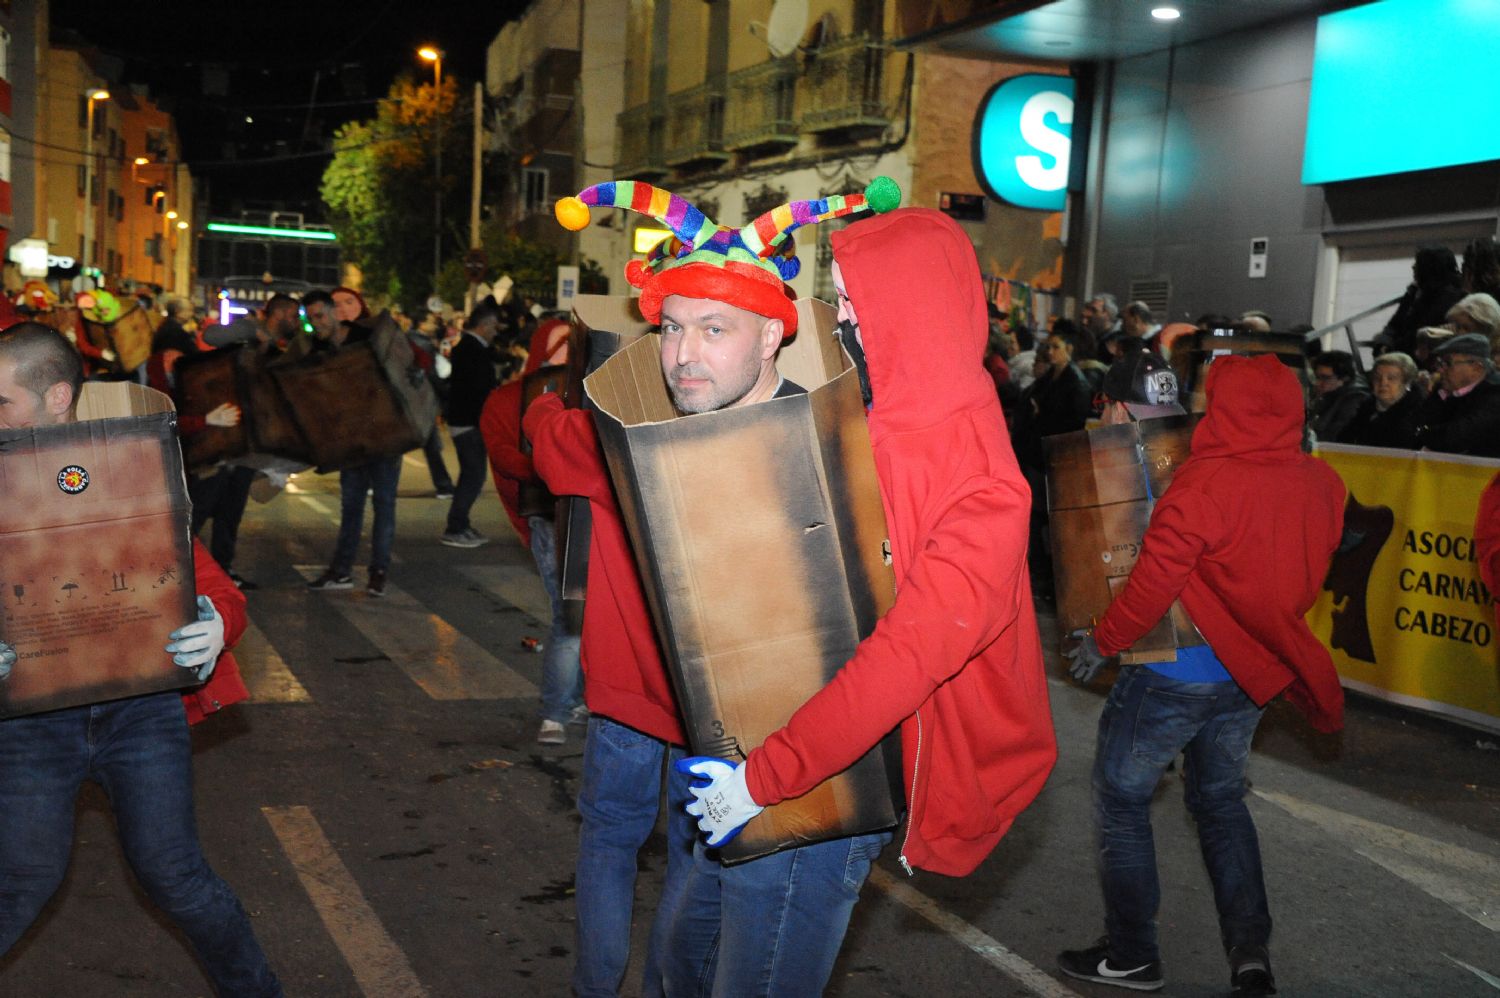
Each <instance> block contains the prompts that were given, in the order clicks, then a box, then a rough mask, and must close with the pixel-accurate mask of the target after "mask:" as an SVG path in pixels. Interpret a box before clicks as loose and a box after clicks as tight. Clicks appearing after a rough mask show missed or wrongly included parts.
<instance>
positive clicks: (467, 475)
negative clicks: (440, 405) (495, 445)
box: [446, 426, 490, 534]
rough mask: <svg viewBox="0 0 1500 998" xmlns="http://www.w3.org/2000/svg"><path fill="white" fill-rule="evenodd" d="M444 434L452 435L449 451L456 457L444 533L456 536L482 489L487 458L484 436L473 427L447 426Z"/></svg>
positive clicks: (461, 529) (466, 528) (464, 526)
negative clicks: (456, 480) (451, 498)
mask: <svg viewBox="0 0 1500 998" xmlns="http://www.w3.org/2000/svg"><path fill="white" fill-rule="evenodd" d="M448 432H449V433H451V434H452V435H453V450H454V452H455V453H456V454H457V455H458V484H457V485H456V486H454V489H453V505H452V506H449V507H448V526H447V529H446V532H447V533H450V534H457V533H461V532H462V531H465V530H468V529H469V510H471V509H473V508H474V500H476V499H478V498H479V493H480V492H482V491H483V490H484V477H485V475H487V474H489V467H490V464H489V460H490V459H489V453H488V452H487V451H486V450H485V449H484V436H483V434H481V433H480V432H479V430H478V429H477V428H475V427H472V426H471V427H469V428H468V429H464V428H463V427H461V426H460V427H452V426H450V427H448Z"/></svg>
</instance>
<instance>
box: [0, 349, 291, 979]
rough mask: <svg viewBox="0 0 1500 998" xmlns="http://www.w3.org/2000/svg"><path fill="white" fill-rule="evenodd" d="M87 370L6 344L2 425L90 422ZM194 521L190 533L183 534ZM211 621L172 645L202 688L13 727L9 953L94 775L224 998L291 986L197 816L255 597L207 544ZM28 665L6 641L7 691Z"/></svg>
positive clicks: (4, 765)
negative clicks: (213, 854) (194, 728)
mask: <svg viewBox="0 0 1500 998" xmlns="http://www.w3.org/2000/svg"><path fill="white" fill-rule="evenodd" d="M82 380H83V368H82V364H81V361H80V358H79V356H78V353H77V352H76V351H75V350H74V349H73V347H72V346H71V345H70V344H69V343H68V341H67V340H65V339H63V337H62V335H61V334H59V333H57V332H56V331H54V330H52V329H48V328H46V327H45V326H41V325H38V324H36V323H22V324H21V325H19V326H13V327H12V328H10V329H8V330H6V331H5V332H4V333H3V334H0V429H20V428H24V427H30V426H53V425H59V424H62V423H71V422H73V421H74V420H75V419H76V418H77V413H76V405H77V398H78V392H79V388H80V384H81V382H82ZM185 526H186V524H184V527H185ZM193 574H194V581H195V584H196V588H197V591H198V594H199V595H198V619H197V620H195V621H192V622H190V623H188V624H185V625H184V626H182V627H180V628H178V629H177V630H175V631H173V632H172V633H171V634H170V635H169V636H167V640H166V645H165V649H166V652H167V653H169V654H171V655H172V661H173V662H174V663H175V664H176V665H178V666H180V667H182V668H185V669H191V670H193V671H194V673H195V675H196V678H197V679H198V680H199V681H200V682H202V683H203V685H201V686H198V687H195V688H194V689H192V690H190V691H189V692H187V693H185V694H182V695H179V694H177V693H173V692H171V691H167V692H163V693H148V694H145V695H142V696H135V697H128V698H126V699H123V700H112V701H109V702H107V703H97V704H89V705H85V706H81V707H65V708H63V709H61V710H52V711H47V712H45V713H41V714H30V715H27V716H23V717H13V718H9V719H7V720H3V721H0V956H3V955H4V954H5V953H6V952H8V951H9V950H10V948H11V947H12V946H13V945H15V942H16V940H17V939H19V938H20V937H21V935H22V934H23V933H24V932H25V931H26V929H27V928H28V927H29V926H30V925H31V923H32V922H33V921H34V920H35V919H36V917H37V915H38V914H39V913H40V912H41V910H42V908H43V906H45V905H46V903H47V900H48V898H50V897H51V896H52V894H53V893H54V892H55V891H56V890H57V888H58V885H60V884H61V883H62V880H63V875H64V874H65V873H66V872H67V869H68V858H69V856H70V855H71V853H72V850H73V809H74V807H75V805H76V802H77V797H78V788H79V785H80V784H81V783H82V782H83V781H84V780H86V779H88V780H93V781H94V782H96V783H98V784H100V785H101V786H102V787H103V788H104V790H105V793H106V794H108V795H109V801H110V807H111V809H112V810H113V811H114V815H115V824H116V827H117V830H118V832H119V835H120V844H121V846H122V847H123V849H124V851H125V858H126V859H127V860H128V861H129V863H130V868H131V870H133V871H134V873H135V875H136V879H137V880H139V881H140V883H141V886H142V887H143V888H145V891H146V894H147V895H148V896H149V897H150V898H151V900H152V901H153V902H155V903H156V904H157V906H159V907H160V908H161V909H162V910H163V911H164V912H165V913H166V914H167V915H168V916H169V917H170V918H171V919H172V921H173V923H175V924H176V925H177V927H178V928H179V929H181V930H182V933H183V935H185V936H186V937H187V939H188V942H189V943H190V944H191V945H192V947H193V951H194V952H195V953H196V954H197V956H198V959H199V960H200V962H201V963H202V965H203V968H204V970H205V971H207V973H208V976H209V977H210V978H211V979H212V980H213V983H214V988H215V989H216V990H217V991H218V993H219V994H222V995H237V996H241V995H242V996H245V998H262V996H263V998H275V996H279V995H281V993H282V992H281V985H280V984H279V983H278V982H277V980H276V975H275V974H274V973H272V971H271V968H270V966H269V964H268V963H267V962H266V957H265V954H264V953H263V952H262V951H261V948H260V944H259V943H258V942H256V939H255V933H254V931H253V930H252V929H251V928H250V919H249V916H248V915H246V913H245V909H244V907H243V906H241V904H240V902H239V899H238V898H237V897H235V894H234V891H233V890H232V889H231V888H230V887H229V885H228V884H226V883H225V882H224V881H223V880H221V879H220V878H219V876H218V875H217V874H215V873H214V871H213V870H212V869H210V868H209V865H208V861H207V860H206V859H204V856H203V850H202V847H201V846H200V845H199V842H198V830H197V825H196V822H195V820H194V815H193V773H192V761H193V753H192V744H191V741H190V739H189V736H188V725H189V724H194V723H197V722H198V721H201V720H202V719H203V718H204V717H206V716H207V715H208V714H211V713H213V712H215V711H217V710H219V709H221V708H223V707H227V706H229V705H230V704H232V703H235V702H237V701H240V700H243V699H245V698H246V697H248V696H249V693H248V691H247V690H246V689H245V684H244V683H243V682H242V681H241V679H240V675H239V669H238V667H237V666H236V664H235V661H234V656H232V655H230V654H229V653H228V652H227V651H226V650H225V649H227V648H229V647H231V646H233V645H234V643H235V642H236V641H238V640H239V637H240V635H241V634H242V633H244V630H245V624H246V617H245V597H244V595H243V594H242V593H241V592H240V591H239V589H237V588H236V587H235V585H234V583H233V582H231V581H230V579H229V576H228V575H226V574H225V572H224V570H223V569H222V568H220V567H219V566H218V564H217V563H216V562H215V561H214V560H213V558H212V557H211V556H210V555H209V553H208V550H207V549H206V548H204V546H203V545H202V543H200V542H199V541H197V540H196V539H195V540H194V541H193ZM16 662H17V655H16V651H15V649H14V648H12V647H11V646H10V645H8V644H5V643H3V642H0V682H5V681H6V680H7V679H8V678H9V677H10V674H11V671H12V669H13V668H14V667H15V665H16Z"/></svg>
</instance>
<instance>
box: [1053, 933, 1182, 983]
mask: <svg viewBox="0 0 1500 998" xmlns="http://www.w3.org/2000/svg"><path fill="white" fill-rule="evenodd" d="M1057 966H1058V969H1060V970H1061V971H1062V972H1063V973H1064V974H1067V975H1068V976H1069V977H1076V978H1078V979H1079V980H1080V981H1093V982H1094V983H1096V984H1110V985H1113V986H1114V987H1117V988H1130V989H1131V990H1132V991H1157V990H1160V989H1161V988H1162V986H1163V985H1165V984H1166V983H1167V982H1166V981H1165V980H1163V978H1162V976H1161V961H1160V960H1152V961H1151V962H1150V963H1141V964H1137V965H1135V966H1129V965H1126V964H1121V963H1116V962H1115V960H1114V959H1113V958H1112V957H1110V955H1109V937H1108V936H1105V937H1102V938H1101V939H1100V940H1099V941H1098V942H1097V943H1095V944H1094V945H1093V946H1090V947H1089V948H1088V949H1069V950H1063V951H1062V952H1061V953H1059V954H1057Z"/></svg>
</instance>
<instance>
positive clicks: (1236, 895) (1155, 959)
mask: <svg viewBox="0 0 1500 998" xmlns="http://www.w3.org/2000/svg"><path fill="white" fill-rule="evenodd" d="M1205 391H1206V393H1207V399H1208V403H1207V410H1206V412H1205V413H1204V416H1203V419H1202V421H1201V422H1200V423H1199V424H1198V427H1197V429H1196V430H1194V432H1193V439H1192V444H1191V448H1190V453H1189V457H1188V459H1187V460H1186V461H1184V462H1183V463H1182V465H1181V467H1179V468H1178V470H1177V473H1176V476H1175V477H1174V478H1173V480H1172V484H1171V485H1170V486H1169V487H1168V488H1167V490H1166V492H1164V493H1163V494H1162V496H1161V498H1160V499H1159V500H1158V501H1157V504H1156V509H1155V510H1154V511H1153V513H1152V515H1151V522H1150V525H1149V526H1148V528H1147V530H1146V535H1145V538H1144V539H1143V541H1142V545H1141V554H1140V559H1139V560H1138V561H1137V562H1136V565H1135V568H1134V569H1133V570H1132V571H1131V573H1130V579H1129V581H1128V582H1127V583H1126V585H1125V588H1124V590H1123V591H1122V592H1121V593H1120V595H1119V596H1118V597H1117V598H1116V599H1115V601H1114V602H1113V603H1111V604H1110V607H1109V610H1108V611H1107V612H1106V613H1105V615H1104V618H1103V619H1102V620H1100V621H1099V623H1098V626H1097V627H1095V628H1094V629H1093V631H1092V632H1089V631H1086V630H1085V631H1076V632H1074V634H1073V637H1075V638H1077V639H1078V645H1077V647H1076V648H1074V649H1073V650H1072V651H1070V652H1069V658H1070V659H1071V660H1072V667H1071V671H1072V673H1073V676H1074V678H1075V679H1078V680H1080V681H1083V682H1087V681H1089V680H1091V679H1092V678H1093V677H1094V676H1095V675H1096V674H1097V673H1098V671H1099V669H1100V668H1101V666H1102V665H1103V663H1104V661H1105V660H1106V658H1107V657H1109V656H1114V655H1117V654H1119V653H1120V652H1122V651H1124V650H1125V649H1127V648H1129V647H1130V646H1131V645H1132V644H1133V643H1134V642H1136V641H1137V640H1139V639H1140V638H1141V637H1142V636H1144V635H1145V634H1146V633H1147V632H1148V631H1149V630H1151V628H1152V627H1154V626H1155V625H1156V623H1157V621H1159V620H1160V619H1161V618H1162V616H1163V614H1165V613H1166V612H1167V610H1168V608H1169V607H1171V605H1172V602H1173V600H1175V599H1179V598H1180V599H1181V600H1182V605H1183V607H1184V608H1185V609H1186V610H1187V612H1188V615H1189V616H1190V617H1191V618H1192V620H1193V622H1194V623H1195V624H1196V625H1197V627H1198V630H1199V632H1201V633H1202V635H1203V637H1204V638H1205V639H1206V640H1207V641H1208V644H1207V645H1199V646H1197V647H1193V648H1179V649H1177V656H1176V660H1175V661H1172V662H1153V663H1150V664H1147V665H1128V666H1125V667H1124V668H1122V669H1121V671H1120V675H1119V677H1118V678H1117V679H1116V680H1115V685H1114V688H1113V689H1111V690H1110V694H1109V699H1108V700H1107V701H1106V702H1105V705H1104V714H1103V716H1102V717H1101V718H1100V720H1099V740H1098V746H1097V749H1096V754H1095V759H1094V775H1093V788H1094V812H1095V817H1096V820H1097V822H1098V825H1099V839H1100V849H1099V854H1100V862H1101V867H1102V880H1103V888H1104V909H1105V919H1104V921H1105V930H1106V934H1105V936H1104V937H1103V938H1102V939H1100V940H1099V942H1098V943H1096V944H1095V945H1093V946H1090V947H1086V948H1083V949H1077V950H1067V951H1065V952H1063V953H1061V954H1059V956H1058V965H1059V966H1060V967H1061V968H1062V971H1063V972H1064V973H1065V974H1067V975H1069V976H1070V977H1076V978H1080V979H1082V980H1088V981H1094V982H1096V983H1100V984H1112V985H1116V986H1120V987H1126V988H1132V989H1136V990H1155V989H1157V988H1160V987H1162V986H1163V984H1164V983H1165V982H1164V979H1163V977H1162V968H1161V960H1160V955H1159V952H1158V948H1157V935H1156V914H1157V908H1158V906H1159V903H1160V897H1161V891H1160V886H1159V883H1158V880H1157V873H1156V856H1155V850H1154V847H1153V844H1152V839H1151V816H1150V811H1151V798H1152V796H1153V795H1154V794H1155V791H1156V785H1157V783H1158V781H1159V780H1160V779H1161V776H1162V774H1163V773H1164V772H1166V769H1167V766H1168V765H1169V764H1171V762H1172V761H1173V760H1174V759H1175V758H1176V757H1177V755H1178V754H1179V753H1181V754H1182V755H1183V756H1184V759H1185V767H1184V773H1183V776H1184V779H1185V780H1186V781H1187V791H1186V799H1187V805H1188V809H1189V810H1190V811H1191V812H1192V814H1193V818H1194V820H1195V821H1196V822H1197V825H1198V840H1199V842H1200V844H1201V845H1202V850H1203V858H1204V861H1205V863H1206V865H1207V867H1208V874H1209V879H1210V880H1211V881H1212V882H1213V887H1214V900H1215V903H1216V904H1217V906H1218V909H1219V933H1220V937H1221V942H1222V943H1223V945H1224V949H1225V951H1226V953H1227V955H1228V958H1229V963H1230V981H1231V985H1230V986H1231V988H1232V989H1233V993H1234V994H1235V995H1237V996H1250V995H1269V994H1274V993H1275V991H1276V987H1275V979H1274V977H1273V975H1272V972H1271V961H1270V956H1269V953H1268V950H1267V946H1268V944H1269V942H1270V937H1271V915H1270V909H1269V905H1268V903H1267V901H1266V889H1265V884H1264V881H1263V877H1262V874H1261V858H1260V845H1259V842H1258V840H1257V838H1256V834H1255V823H1254V822H1253V821H1252V820H1251V817H1250V811H1249V810H1248V809H1247V808H1246V807H1245V802H1244V796H1245V789H1246V783H1245V763H1246V760H1247V759H1248V757H1249V754H1250V742H1251V739H1252V738H1253V737H1254V735H1255V729H1256V727H1257V726H1258V725H1259V724H1260V719H1261V715H1262V713H1263V712H1264V710H1265V705H1266V703H1267V702H1268V701H1270V700H1271V699H1272V698H1274V697H1276V696H1277V695H1279V694H1282V693H1285V694H1286V696H1287V699H1288V700H1290V701H1291V702H1292V703H1293V704H1295V705H1297V706H1298V707H1299V708H1301V709H1302V711H1303V712H1304V713H1305V714H1306V715H1307V716H1308V719H1309V720H1310V721H1311V722H1312V724H1313V726H1314V727H1315V728H1317V729H1318V730H1319V731H1336V730H1338V729H1339V728H1340V727H1342V726H1343V710H1344V696H1343V690H1342V688H1341V687H1340V686H1339V677H1338V673H1337V672H1336V671H1335V670H1334V666H1333V660H1332V659H1331V658H1330V657H1329V654H1328V650H1327V649H1326V648H1324V647H1323V645H1322V643H1321V642H1320V641H1319V640H1318V639H1317V638H1316V637H1315V636H1314V635H1313V633H1312V631H1311V630H1310V629H1309V628H1308V626H1307V624H1306V623H1305V622H1304V621H1303V619H1302V618H1303V616H1304V615H1305V614H1306V613H1307V611H1308V610H1309V609H1310V608H1311V607H1312V605H1313V602H1314V600H1315V599H1316V598H1317V595H1318V591H1319V589H1320V587H1321V586H1322V584H1323V579H1324V577H1325V576H1326V575H1327V573H1328V564H1329V561H1330V559H1331V558H1332V557H1333V552H1334V549H1335V548H1336V547H1337V546H1338V543H1339V539H1340V535H1341V531H1342V529H1343V519H1344V486H1343V483H1342V482H1341V481H1340V480H1339V477H1338V475H1337V474H1336V473H1335V472H1334V471H1333V469H1332V468H1330V467H1329V466H1328V465H1326V464H1324V463H1323V462H1322V461H1319V460H1317V459H1315V458H1313V457H1311V456H1309V455H1308V454H1305V453H1303V450H1302V441H1303V423H1304V412H1305V407H1304V402H1303V395H1302V388H1301V386H1300V385H1299V384H1298V381H1297V378H1296V375H1294V374H1293V373H1292V371H1291V369H1290V368H1288V367H1286V366H1285V365H1283V364H1282V363H1281V361H1279V360H1278V359H1277V358H1276V357H1274V356H1270V355H1263V356H1259V357H1224V358H1221V359H1220V360H1216V361H1215V362H1214V363H1213V365H1212V366H1211V367H1210V368H1209V371H1208V378H1207V381H1206V383H1205Z"/></svg>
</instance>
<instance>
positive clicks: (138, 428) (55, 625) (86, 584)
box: [0, 383, 197, 717]
mask: <svg viewBox="0 0 1500 998" xmlns="http://www.w3.org/2000/svg"><path fill="white" fill-rule="evenodd" d="M78 419H79V421H78V422H75V423H67V424H63V425H60V426H48V427H38V428H34V429H26V430H0V495H3V496H4V497H5V501H4V502H3V503H0V551H3V557H0V603H3V607H4V611H3V614H0V638H3V639H4V640H5V641H6V642H7V643H9V644H11V645H12V646H14V647H15V649H16V654H17V656H18V659H17V662H16V665H15V668H14V669H13V670H12V671H11V674H10V677H9V678H8V679H6V680H4V681H0V717H14V716H17V715H20V714H33V713H38V712H40V711H44V710H56V709H58V708H61V707H70V706H75V705H78V704H86V703H98V702H100V701H104V700H115V699H119V698H121V697H128V696H135V695H138V694H142V693H151V692H155V691H158V690H167V689H176V688H180V687H183V686H188V685H192V684H193V683H195V682H196V679H195V678H194V676H193V674H192V672H191V670H188V669H181V668H178V667H177V666H176V665H173V664H172V657H171V656H170V655H168V654H167V653H166V651H164V650H163V649H164V646H165V645H166V644H167V635H168V634H169V633H171V632H172V631H174V630H176V629H177V628H178V627H180V626H182V625H183V624H186V623H188V622H189V621H193V620H196V619H197V608H196V597H197V592H196V590H195V586H194V581H193V551H192V542H191V534H190V532H189V518H190V516H189V506H188V499H187V488H186V484H185V482H184V480H183V474H182V455H181V451H180V450H179V448H178V446H177V433H176V425H175V424H176V417H175V416H174V415H173V413H172V404H171V401H170V400H168V399H167V397H166V396H165V395H162V394H161V393H159V392H154V391H152V390H150V389H149V388H143V387H141V386H139V385H135V384H128V383H115V384H88V385H85V386H84V390H83V394H82V396H81V397H80V400H79V405H78Z"/></svg>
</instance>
